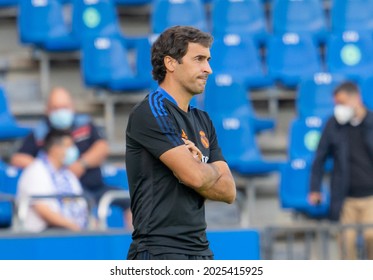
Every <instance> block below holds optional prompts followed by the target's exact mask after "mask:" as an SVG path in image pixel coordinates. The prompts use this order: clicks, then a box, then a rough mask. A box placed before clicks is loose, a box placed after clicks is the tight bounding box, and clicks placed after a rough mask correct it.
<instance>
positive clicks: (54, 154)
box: [17, 130, 88, 232]
mask: <svg viewBox="0 0 373 280" xmlns="http://www.w3.org/2000/svg"><path fill="white" fill-rule="evenodd" d="M78 157H79V151H78V148H77V147H76V146H75V144H74V142H73V139H72V137H71V135H70V133H69V132H68V131H63V130H51V131H50V132H49V133H48V135H47V136H46V138H45V141H44V146H43V149H42V151H41V152H40V153H39V155H38V157H37V158H36V159H35V160H34V161H33V162H32V163H31V164H30V165H29V166H28V167H27V168H25V170H24V172H23V173H22V175H21V177H20V179H19V182H18V190H17V197H18V199H23V198H25V197H30V196H38V195H81V194H82V193H83V190H82V187H81V184H80V182H79V180H78V179H77V178H76V176H75V175H74V174H73V173H72V172H71V171H70V170H69V169H68V168H67V167H68V166H69V165H70V164H71V163H73V162H74V161H76V160H77V159H78ZM87 224H88V209H87V203H86V201H85V200H84V199H76V200H75V199H62V198H55V199H54V198H53V199H52V198H50V199H40V200H33V201H32V202H31V204H30V208H29V211H28V213H27V217H26V219H25V224H24V227H25V229H26V230H28V231H32V232H40V231H43V230H45V229H47V228H50V227H57V228H64V229H68V230H73V231H80V230H82V229H84V228H86V227H87Z"/></svg>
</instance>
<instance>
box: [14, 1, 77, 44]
mask: <svg viewBox="0 0 373 280" xmlns="http://www.w3.org/2000/svg"><path fill="white" fill-rule="evenodd" d="M18 33H19V36H20V40H21V42H22V43H24V44H32V45H36V46H38V47H40V48H43V49H46V50H49V51H69V50H76V49H78V48H79V42H78V41H77V39H76V38H75V37H74V36H73V34H72V32H71V28H70V27H69V25H68V23H67V22H66V21H65V19H64V16H63V9H62V4H61V2H60V1H58V0H32V1H30V0H20V2H19V8H18Z"/></svg>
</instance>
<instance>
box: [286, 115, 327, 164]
mask: <svg viewBox="0 0 373 280" xmlns="http://www.w3.org/2000/svg"><path fill="white" fill-rule="evenodd" d="M324 124H325V121H324V120H323V119H322V118H319V117H307V118H304V119H295V120H293V121H292V123H291V125H290V133H289V150H288V155H289V159H290V160H293V159H297V158H300V159H304V160H305V161H306V162H307V163H312V161H313V158H314V154H315V151H316V149H317V146H318V144H319V141H320V138H321V133H322V129H323V126H324Z"/></svg>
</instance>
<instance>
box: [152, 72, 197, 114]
mask: <svg viewBox="0 0 373 280" xmlns="http://www.w3.org/2000/svg"><path fill="white" fill-rule="evenodd" d="M159 86H160V87H162V88H163V89H164V90H165V91H167V93H168V94H169V95H171V96H172V97H173V98H174V99H175V100H176V103H177V106H178V107H179V108H180V109H181V110H183V111H184V112H188V108H189V102H190V100H191V99H192V95H191V94H190V93H189V92H187V91H186V90H185V89H184V88H182V87H181V86H180V85H176V84H174V83H172V82H170V81H167V80H166V79H165V81H163V82H162V83H161V84H160V85H159Z"/></svg>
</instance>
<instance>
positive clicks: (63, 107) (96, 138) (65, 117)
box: [11, 87, 131, 223]
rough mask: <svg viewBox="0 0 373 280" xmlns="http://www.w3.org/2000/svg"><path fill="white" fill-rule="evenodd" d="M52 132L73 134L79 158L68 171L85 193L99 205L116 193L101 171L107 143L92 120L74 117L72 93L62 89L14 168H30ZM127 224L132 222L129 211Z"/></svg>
mask: <svg viewBox="0 0 373 280" xmlns="http://www.w3.org/2000/svg"><path fill="white" fill-rule="evenodd" d="M51 129H59V130H66V129H68V130H70V131H71V134H72V136H73V139H74V142H75V145H76V146H77V147H78V149H79V152H80V157H79V158H78V159H77V160H76V161H75V162H73V163H71V164H70V165H69V169H70V170H71V172H73V173H74V174H75V175H76V176H77V177H78V178H79V179H80V182H81V184H82V186H83V188H84V190H85V192H87V193H88V194H90V195H92V196H93V197H94V198H95V200H96V202H98V201H99V199H100V198H101V197H102V195H103V194H104V193H105V192H106V191H108V190H112V189H115V188H111V187H108V186H105V184H104V182H103V178H102V174H101V169H100V165H101V164H102V163H104V161H105V160H106V158H107V156H108V152H109V147H108V143H107V141H106V140H105V139H104V138H103V137H102V136H101V134H100V133H99V131H98V129H97V128H96V126H95V125H94V124H93V122H92V119H91V118H90V117H89V116H87V115H82V114H76V113H75V109H74V104H73V100H72V97H71V95H70V93H69V92H68V91H67V90H66V89H64V88H60V87H56V88H54V89H53V90H52V91H51V93H50V95H49V99H48V102H47V109H46V116H45V117H44V118H43V119H42V120H41V122H40V123H39V124H38V125H37V127H36V128H35V129H34V131H33V132H32V133H31V134H30V135H29V136H27V137H26V139H25V140H24V142H23V144H22V146H21V147H20V149H19V151H18V152H17V153H16V154H14V155H13V157H12V158H11V164H12V165H15V166H17V167H20V168H25V167H27V166H28V165H29V164H31V162H32V161H33V160H34V158H35V157H36V156H37V154H38V152H39V151H40V148H41V147H42V146H43V144H44V138H45V136H46V135H47V133H48V132H49V131H50V130H51ZM116 204H117V205H119V206H120V207H121V208H123V209H128V208H129V201H127V200H118V201H116ZM126 221H127V223H130V222H131V221H130V212H129V211H127V218H126Z"/></svg>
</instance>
